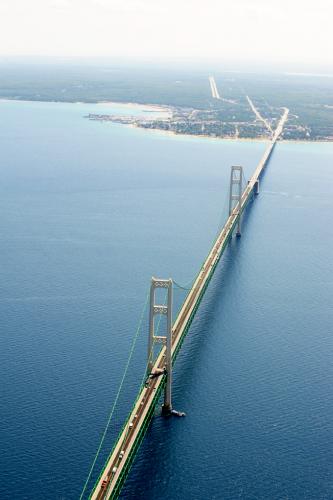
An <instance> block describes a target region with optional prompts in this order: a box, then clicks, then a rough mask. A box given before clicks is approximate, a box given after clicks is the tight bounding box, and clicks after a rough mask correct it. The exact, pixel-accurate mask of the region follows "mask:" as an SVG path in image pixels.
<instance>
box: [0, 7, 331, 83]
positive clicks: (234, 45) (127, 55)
mask: <svg viewBox="0 0 333 500" xmlns="http://www.w3.org/2000/svg"><path fill="white" fill-rule="evenodd" d="M332 17H333V5H332V4H331V2H330V1H329V0H318V1H317V2H316V4H313V2H310V1H309V0H294V1H293V2H292V3H289V2H288V1H287V0H280V1H279V2H278V3H272V4H268V2H267V1H265V0H252V1H251V2H248V1H246V0H235V1H234V2H233V4H232V5H230V4H229V3H227V2H225V1H223V0H222V1H218V0H207V1H206V2H205V4H203V3H202V2H201V1H199V0H183V2H182V3H180V4H178V3H177V2H176V0H169V1H168V2H165V1H161V0H80V1H79V0H31V1H29V2H24V1H23V0H10V1H9V0H5V1H4V2H2V4H1V5H0V27H1V29H0V59H1V60H2V61H3V60H6V59H8V58H10V60H12V58H21V59H22V58H23V59H24V60H29V59H30V58H36V57H37V58H45V57H47V58H51V59H49V60H50V61H52V60H53V59H52V58H61V59H64V58H65V59H66V58H73V57H74V58H78V57H79V58H82V57H83V58H87V59H90V60H91V59H95V58H102V59H103V60H112V61H114V60H119V59H125V60H126V61H128V60H131V61H134V60H137V61H138V62H140V61H141V62H144V63H147V61H148V62H149V61H150V62H151V63H152V62H154V61H159V62H160V63H161V64H168V63H169V62H170V61H174V62H176V63H177V61H180V62H181V61H185V62H186V63H189V62H190V63H191V64H192V63H193V61H194V60H195V61H196V64H207V65H208V66H209V65H218V64H222V65H225V66H227V67H228V69H233V68H234V69H235V70H236V69H238V67H240V66H241V67H243V66H251V65H253V66H255V67H258V66H261V65H264V66H265V67H266V66H267V65H268V66H269V68H280V69H283V68H285V71H291V70H292V69H293V67H294V66H295V67H296V71H300V72H302V71H304V72H306V71H307V69H308V68H315V69H314V71H318V69H319V70H320V72H321V73H330V72H333V56H332V48H333V42H332V37H331V35H330V28H331V27H330V20H331V19H332Z"/></svg>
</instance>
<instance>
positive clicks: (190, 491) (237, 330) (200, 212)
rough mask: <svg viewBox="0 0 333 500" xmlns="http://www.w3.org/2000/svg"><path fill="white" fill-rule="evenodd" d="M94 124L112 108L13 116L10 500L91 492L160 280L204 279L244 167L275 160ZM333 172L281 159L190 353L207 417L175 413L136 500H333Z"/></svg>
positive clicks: (258, 146) (326, 151) (138, 364)
mask: <svg viewBox="0 0 333 500" xmlns="http://www.w3.org/2000/svg"><path fill="white" fill-rule="evenodd" d="M89 112H97V113H99V112H110V108H109V107H107V106H106V107H105V108H104V107H103V106H94V105H83V104H59V103H57V104H56V103H50V104H47V103H22V102H1V103H0V144H1V163H0V169H1V182H0V214H1V216H0V239H1V242H0V251H1V259H0V310H1V318H2V322H1V335H0V352H1V363H0V380H1V402H0V405H1V420H0V447H1V454H0V471H1V481H0V498H1V499H13V498H14V499H16V498H18V499H23V498H24V499H29V500H30V499H45V498H46V499H76V498H78V497H79V495H80V492H81V490H82V487H83V484H84V481H85V479H86V477H87V474H88V470H89V467H90V465H91V462H92V459H93V457H94V454H95V452H96V449H97V446H98V443H99V440H100V437H101V434H102V431H103V428H104V426H105V423H106V420H107V416H108V413H109V411H110V408H111V406H112V402H113V400H114V398H115V394H116V391H117V387H118V385H119V382H120V379H121V376H122V372H123V369H124V366H125V363H126V360H127V356H128V353H129V348H130V343H131V339H132V338H133V335H134V333H135V330H136V327H137V324H138V320H139V317H140V313H141V310H142V307H143V305H144V301H145V299H146V295H147V291H148V286H149V280H150V277H151V276H152V275H155V276H160V277H169V276H171V277H173V278H174V279H175V280H176V281H178V282H181V283H186V282H188V281H190V280H191V278H192V277H193V276H194V275H195V273H196V271H197V270H198V268H199V266H200V264H201V262H202V261H203V259H204V257H205V255H206V253H207V251H208V248H209V245H210V244H211V241H212V239H213V238H214V235H215V234H216V230H217V228H218V227H219V224H220V222H221V216H222V218H223V215H224V214H225V212H226V194H227V190H228V180H229V172H230V165H232V164H242V165H244V167H245V170H246V174H247V176H249V175H250V173H251V171H252V170H253V168H254V167H255V165H256V162H257V161H258V159H259V158H260V156H261V154H262V152H263V150H264V144H262V143H251V142H242V143H240V142H228V141H219V140H207V139H196V138H186V137H171V136H167V135H162V134H160V133H153V132H147V131H143V130H136V129H131V128H127V127H123V126H120V125H116V124H111V123H103V124H101V123H97V122H91V121H89V120H87V119H84V118H83V116H85V115H86V114H87V113H89ZM114 112H119V113H120V112H121V113H122V114H123V113H125V112H126V110H123V109H122V108H121V107H117V108H114ZM332 162H333V145H332V144H279V145H278V147H277V149H276V151H275V152H274V155H273V157H272V160H271V162H270V164H269V167H268V169H267V171H266V174H265V176H264V178H263V180H262V183H261V193H260V195H259V197H257V199H256V200H255V201H254V202H253V203H252V204H251V206H250V210H249V211H248V212H247V214H246V216H245V219H244V224H243V235H242V238H241V239H240V240H235V239H234V240H233V241H232V242H231V244H230V246H229V248H228V250H227V253H226V255H225V258H224V259H223V262H221V265H219V267H218V269H217V271H216V274H215V276H214V278H213V280H212V282H211V284H210V286H209V288H208V290H207V294H206V296H205V298H204V300H203V302H202V304H201V307H200V309H199V311H198V313H197V316H196V318H195V321H194V322H193V324H192V327H191V330H190V332H189V334H188V336H187V337H186V340H185V342H184V344H183V347H182V350H181V352H180V354H179V357H178V359H177V363H176V366H175V375H174V406H175V407H176V408H178V409H180V410H183V411H185V412H186V413H187V417H186V418H185V419H179V420H177V419H167V420H165V419H163V418H161V417H160V416H159V415H158V414H157V415H156V417H155V418H154V420H153V423H152V425H151V427H150V429H149V431H148V434H147V436H146V438H145V440H144V443H143V445H142V447H141V448H140V451H139V453H138V455H137V458H136V461H135V465H134V466H133V468H132V471H131V473H130V476H129V478H128V481H127V483H126V485H125V487H124V489H123V493H122V497H123V498H124V499H139V498H140V499H141V498H143V499H156V498H159V499H170V498H172V499H184V498H185V499H206V498H212V499H214V498H215V499H233V498H244V499H256V498H257V499H267V498H269V499H282V498H291V499H294V498H295V499H298V498H302V499H303V498H308V499H329V498H333V478H332V467H333V423H332V420H333V418H332V417H333V403H332V397H331V393H332V391H331V387H332V383H333V367H332V355H333V338H332V328H331V325H332V319H333V313H332V299H331V297H332V295H333V273H332V248H333V231H332V228H331V219H332V215H333V201H332V199H333V198H332V194H333V193H332V191H333V169H332ZM183 293H184V292H175V308H176V309H177V307H179V305H180V303H181V301H182V300H183V299H184V295H183ZM146 319H147V318H146V316H145V319H144V322H143V325H142V329H141V330H142V331H141V333H140V336H139V340H138V344H137V347H136V350H135V353H134V357H133V363H132V364H131V368H130V370H129V374H128V377H127V379H126V384H125V390H124V392H123V394H122V396H121V398H120V400H119V405H118V409H117V411H116V412H115V415H114V418H113V420H112V425H111V427H110V432H109V433H108V435H107V439H106V442H105V446H104V448H103V452H102V454H101V457H100V459H99V460H98V462H97V467H96V470H95V471H94V474H93V476H92V480H91V482H90V486H91V485H92V484H93V481H94V479H96V476H97V475H98V473H99V467H100V466H101V464H102V463H103V461H104V459H105V457H106V455H107V454H108V451H109V449H110V447H111V446H112V442H113V439H114V436H115V435H116V433H117V431H118V430H119V428H120V426H121V425H122V422H123V419H124V417H125V415H126V412H127V411H128V409H129V407H130V406H131V403H132V400H133V398H134V396H135V394H136V389H137V385H138V381H139V379H141V377H142V371H143V367H144V364H145V360H144V356H145V353H146V326H147V325H146Z"/></svg>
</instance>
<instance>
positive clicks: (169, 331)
mask: <svg viewBox="0 0 333 500" xmlns="http://www.w3.org/2000/svg"><path fill="white" fill-rule="evenodd" d="M288 113H289V110H288V109H287V108H284V112H283V115H282V117H281V119H280V121H279V124H278V126H277V128H276V130H275V132H274V133H273V134H272V137H271V140H270V141H269V144H268V146H267V148H266V150H265V152H264V155H263V157H262V158H261V160H260V162H259V163H258V165H257V168H256V169H255V171H254V173H253V175H252V177H251V179H250V180H249V181H248V182H247V185H246V186H245V188H244V190H243V184H244V174H243V168H242V167H241V166H233V167H231V175H230V190H229V216H228V218H227V221H226V222H225V225H224V227H223V228H222V230H221V231H220V232H219V234H218V236H217V238H216V240H215V242H214V244H213V246H212V248H211V250H210V252H209V254H208V256H207V258H206V260H205V262H204V263H203V265H202V267H201V269H200V271H199V273H198V275H197V277H196V279H195V281H194V283H193V285H192V287H191V288H190V290H189V293H188V295H187V297H186V299H185V301H184V303H183V305H182V307H181V309H180V311H179V314H178V316H177V318H176V320H175V322H174V324H172V291H173V281H172V279H157V278H152V281H151V287H150V303H149V336H148V354H147V373H146V376H145V381H143V383H142V384H141V387H140V390H139V394H138V396H137V398H136V400H135V402H134V405H133V408H132V410H131V411H130V414H129V415H128V417H127V419H126V421H125V423H124V426H123V428H122V430H121V431H120V433H119V436H118V438H117V440H116V442H115V444H114V447H113V450H112V451H111V453H110V455H109V457H108V459H107V462H106V464H105V466H104V468H103V470H102V471H101V473H100V475H99V478H98V479H97V481H96V484H95V486H94V488H93V491H92V493H91V494H90V496H89V498H90V499H91V500H101V499H103V500H104V499H115V498H117V497H118V496H119V493H120V491H121V488H122V486H123V484H124V481H125V479H126V477H127V474H128V472H129V470H130V467H131V465H132V463H133V460H134V457H135V454H136V452H137V450H138V448H139V446H140V443H141V442H142V440H143V438H144V435H145V433H146V430H147V428H148V425H149V423H150V421H151V418H152V416H153V414H154V410H155V407H156V405H157V404H158V401H159V399H160V396H161V394H162V390H163V389H164V403H163V406H162V412H163V414H165V415H176V416H183V415H184V414H183V413H181V412H178V411H176V410H174V409H173V407H172V365H173V363H174V361H175V359H176V356H177V353H178V351H179V349H180V347H181V344H182V342H183V340H184V337H185V335H186V333H187V331H188V329H189V327H190V325H191V322H192V319H193V317H194V315H195V313H196V311H197V309H198V307H199V304H200V302H201V299H202V297H203V296H204V293H205V290H206V288H207V286H208V284H209V282H210V280H211V278H212V276H213V274H214V271H215V268H216V266H217V264H218V262H219V260H220V258H221V256H222V255H223V252H224V250H225V248H226V246H227V243H228V241H229V240H230V238H231V237H232V234H233V232H234V230H236V236H240V235H241V217H242V213H243V212H244V210H245V208H246V206H247V204H248V203H249V201H250V199H251V198H252V196H253V195H257V194H259V181H260V176H261V174H262V172H263V170H264V168H265V167H266V165H267V163H268V161H269V159H270V157H271V154H272V152H273V150H274V148H275V145H276V142H277V140H278V139H279V137H280V135H281V133H282V131H283V127H284V124H285V122H286V120H287V119H288ZM158 289H164V290H165V291H166V298H167V300H166V303H165V304H159V303H156V291H157V290H158ZM156 316H159V317H160V318H161V316H166V320H167V328H166V335H159V334H158V328H157V329H156V328H155V317H156ZM156 344H160V345H161V348H160V350H159V353H158V354H157V355H156V359H153V357H154V356H153V354H154V346H155V345H156ZM125 372H126V370H125ZM109 420H110V419H109ZM104 434H105V433H104ZM103 438H104V436H103ZM102 441H103V439H102ZM99 451H100V448H99V449H98V452H99ZM95 460H96V457H95ZM94 465H95V461H94V462H93V466H94ZM93 466H92V468H93ZM91 471H92V469H91ZM91 471H90V472H91ZM89 478H90V474H89V476H88V479H89ZM87 484H88V480H87V481H86V484H85V487H84V489H83V492H82V494H81V498H83V493H84V491H85V488H86V486H87Z"/></svg>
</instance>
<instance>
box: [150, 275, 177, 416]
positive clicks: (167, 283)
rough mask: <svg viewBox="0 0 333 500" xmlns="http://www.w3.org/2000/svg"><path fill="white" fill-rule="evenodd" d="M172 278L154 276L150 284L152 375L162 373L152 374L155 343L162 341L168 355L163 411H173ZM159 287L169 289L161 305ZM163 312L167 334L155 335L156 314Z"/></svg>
mask: <svg viewBox="0 0 333 500" xmlns="http://www.w3.org/2000/svg"><path fill="white" fill-rule="evenodd" d="M172 285H173V283H172V279H168V280H163V279H157V278H154V277H153V278H152V279H151V285H150V308H149V339H148V373H149V374H150V376H151V375H155V376H156V375H162V374H163V373H164V371H163V372H162V373H161V374H152V373H151V371H152V368H153V355H154V352H153V351H154V345H155V343H160V344H163V345H165V346H166V357H165V367H164V369H165V370H166V374H167V381H166V385H165V390H164V404H163V413H171V411H172V404H171V384H172V356H171V348H172ZM157 288H165V289H167V304H166V305H161V304H156V303H155V292H156V289H157ZM160 314H163V315H165V316H166V319H167V331H166V335H155V316H156V315H160Z"/></svg>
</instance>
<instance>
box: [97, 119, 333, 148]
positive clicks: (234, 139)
mask: <svg viewBox="0 0 333 500" xmlns="http://www.w3.org/2000/svg"><path fill="white" fill-rule="evenodd" d="M101 121H102V120H101ZM107 121H109V122H110V123H117V124H118V125H121V126H123V127H130V128H133V129H136V130H144V131H146V132H154V133H158V134H161V135H166V136H172V137H190V138H193V139H195V138H200V139H210V140H217V141H231V142H269V140H270V138H269V137H258V138H252V137H228V136H225V137H220V136H217V137H215V136H211V135H204V134H183V133H181V134H179V133H177V132H174V131H173V130H162V129H158V128H146V127H140V126H138V125H135V124H134V123H119V122H113V121H112V120H105V122H107ZM279 142H286V143H290V144H331V143H333V139H332V140H328V139H327V140H323V139H320V140H318V141H316V140H313V139H312V140H305V139H280V140H279V141H278V143H279Z"/></svg>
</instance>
